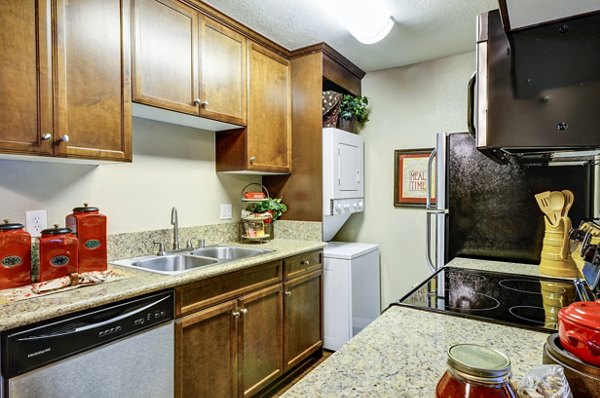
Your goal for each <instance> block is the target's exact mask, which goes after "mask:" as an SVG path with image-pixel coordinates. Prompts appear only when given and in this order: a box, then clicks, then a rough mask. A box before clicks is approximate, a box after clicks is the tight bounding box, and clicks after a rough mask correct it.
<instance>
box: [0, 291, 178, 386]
mask: <svg viewBox="0 0 600 398" xmlns="http://www.w3.org/2000/svg"><path fill="white" fill-rule="evenodd" d="M173 318H174V296H173V292H172V291H169V292H162V293H156V294H152V295H149V296H144V297H138V298H134V299H130V300H126V301H123V302H119V303H116V304H111V305H108V306H104V307H100V308H98V309H92V310H90V311H86V312H83V313H80V314H77V315H73V316H69V317H68V318H65V319H61V320H58V321H52V320H50V321H46V322H43V323H41V324H38V325H36V326H29V327H26V328H21V329H17V330H15V331H8V332H4V333H3V334H2V353H3V355H2V376H3V377H4V378H5V379H6V378H10V377H13V376H16V375H19V374H23V373H26V372H28V371H31V370H33V369H36V368H39V367H41V366H44V365H47V364H50V363H52V362H55V361H57V360H60V359H63V358H67V357H69V356H71V355H75V354H78V353H81V352H83V351H86V350H89V349H92V348H95V347H99V346H101V345H103V344H106V343H109V342H112V341H116V340H119V339H121V338H125V337H127V336H130V335H134V334H137V333H139V332H141V331H143V330H145V329H148V328H151V327H154V326H156V325H159V324H162V323H164V322H168V321H171V320H172V319H173Z"/></svg>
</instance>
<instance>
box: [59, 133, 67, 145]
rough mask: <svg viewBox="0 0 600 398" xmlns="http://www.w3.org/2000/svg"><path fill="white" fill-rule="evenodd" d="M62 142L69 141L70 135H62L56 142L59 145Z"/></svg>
mask: <svg viewBox="0 0 600 398" xmlns="http://www.w3.org/2000/svg"><path fill="white" fill-rule="evenodd" d="M61 142H65V143H67V142H69V136H68V135H66V134H63V135H61V136H60V138H59V139H58V141H56V144H57V145H58V144H60V143H61Z"/></svg>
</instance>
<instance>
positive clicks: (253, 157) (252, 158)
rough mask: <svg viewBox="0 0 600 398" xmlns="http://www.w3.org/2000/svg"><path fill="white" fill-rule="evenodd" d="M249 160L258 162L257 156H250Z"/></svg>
mask: <svg viewBox="0 0 600 398" xmlns="http://www.w3.org/2000/svg"><path fill="white" fill-rule="evenodd" d="M248 160H249V161H250V163H252V162H256V156H250V157H249V158H248Z"/></svg>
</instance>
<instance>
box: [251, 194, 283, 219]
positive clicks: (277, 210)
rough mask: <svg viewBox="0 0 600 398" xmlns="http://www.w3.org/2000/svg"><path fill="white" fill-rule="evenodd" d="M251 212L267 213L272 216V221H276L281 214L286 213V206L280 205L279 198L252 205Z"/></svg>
mask: <svg viewBox="0 0 600 398" xmlns="http://www.w3.org/2000/svg"><path fill="white" fill-rule="evenodd" d="M252 211H253V212H254V213H265V212H269V213H271V215H272V216H273V220H277V219H278V218H279V217H281V216H282V214H283V213H285V212H286V211H287V206H286V205H285V203H281V198H279V199H266V200H263V201H260V202H256V203H254V205H253V207H252Z"/></svg>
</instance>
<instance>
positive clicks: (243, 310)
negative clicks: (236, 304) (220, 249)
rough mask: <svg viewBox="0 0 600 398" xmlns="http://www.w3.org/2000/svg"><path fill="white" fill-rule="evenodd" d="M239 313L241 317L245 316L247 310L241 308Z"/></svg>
mask: <svg viewBox="0 0 600 398" xmlns="http://www.w3.org/2000/svg"><path fill="white" fill-rule="evenodd" d="M240 313H241V314H242V315H246V314H247V313H248V308H242V309H240Z"/></svg>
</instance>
